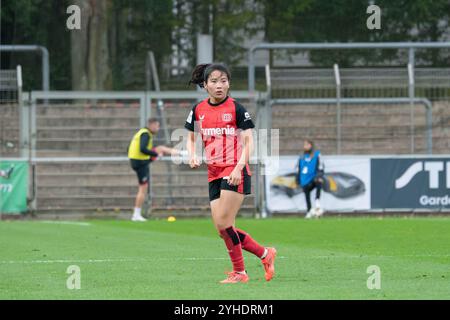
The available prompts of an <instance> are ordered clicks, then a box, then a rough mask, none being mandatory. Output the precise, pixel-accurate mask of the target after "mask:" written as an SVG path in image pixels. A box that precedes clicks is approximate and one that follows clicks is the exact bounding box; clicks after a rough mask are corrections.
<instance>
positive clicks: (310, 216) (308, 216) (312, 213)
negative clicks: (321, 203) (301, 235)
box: [305, 208, 315, 219]
mask: <svg viewBox="0 0 450 320" xmlns="http://www.w3.org/2000/svg"><path fill="white" fill-rule="evenodd" d="M314 215H315V213H314V209H312V208H311V210H309V211H308V213H307V214H306V216H305V219H311V218H312V217H314Z"/></svg>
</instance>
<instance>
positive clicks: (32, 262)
mask: <svg viewBox="0 0 450 320" xmlns="http://www.w3.org/2000/svg"><path fill="white" fill-rule="evenodd" d="M277 258H278V259H286V257H283V256H281V257H277ZM228 259H229V258H225V257H215V258H214V257H211V258H208V257H191V258H189V257H187V258H155V259H133V258H123V259H86V260H76V259H74V260H71V259H56V260H4V261H0V264H50V263H105V262H149V261H199V260H228ZM255 259H257V258H255Z"/></svg>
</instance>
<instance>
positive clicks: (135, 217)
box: [131, 215, 147, 222]
mask: <svg viewBox="0 0 450 320" xmlns="http://www.w3.org/2000/svg"><path fill="white" fill-rule="evenodd" d="M131 221H138V222H145V221H147V219H145V218H144V217H143V216H141V215H133V217H131Z"/></svg>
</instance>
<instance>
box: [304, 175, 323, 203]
mask: <svg viewBox="0 0 450 320" xmlns="http://www.w3.org/2000/svg"><path fill="white" fill-rule="evenodd" d="M314 188H315V189H316V199H320V191H321V190H322V182H319V181H316V180H315V179H314V180H313V181H311V182H310V183H308V184H307V185H306V186H304V187H302V189H303V192H304V193H305V197H306V207H307V208H308V211H309V210H311V191H313V190H314Z"/></svg>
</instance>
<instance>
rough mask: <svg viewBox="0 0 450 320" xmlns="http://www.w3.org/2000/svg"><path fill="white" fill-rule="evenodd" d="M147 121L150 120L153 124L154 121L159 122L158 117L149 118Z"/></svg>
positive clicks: (149, 122)
mask: <svg viewBox="0 0 450 320" xmlns="http://www.w3.org/2000/svg"><path fill="white" fill-rule="evenodd" d="M147 122H148V124H152V123H155V122H158V123H159V120H158V119H156V118H149V119H148V120H147Z"/></svg>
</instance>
